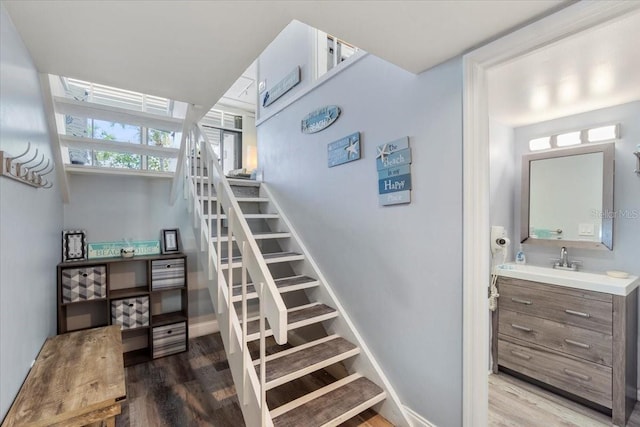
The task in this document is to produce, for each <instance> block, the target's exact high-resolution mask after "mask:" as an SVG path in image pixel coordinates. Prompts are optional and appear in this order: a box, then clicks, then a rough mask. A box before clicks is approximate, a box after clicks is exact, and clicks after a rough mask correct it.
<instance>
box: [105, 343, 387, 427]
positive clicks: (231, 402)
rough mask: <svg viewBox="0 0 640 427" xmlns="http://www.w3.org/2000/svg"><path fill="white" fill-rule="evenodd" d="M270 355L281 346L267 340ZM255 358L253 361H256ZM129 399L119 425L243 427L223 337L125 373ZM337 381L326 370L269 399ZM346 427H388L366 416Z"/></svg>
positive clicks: (293, 395)
mask: <svg viewBox="0 0 640 427" xmlns="http://www.w3.org/2000/svg"><path fill="white" fill-rule="evenodd" d="M269 342H270V346H271V347H270V348H269V349H268V351H267V352H268V353H272V352H274V351H276V350H277V349H280V348H281V347H279V346H277V345H276V344H275V342H274V341H273V339H270V340H269ZM254 357H255V356H254ZM125 375H126V382H127V400H126V402H124V403H123V405H122V414H121V415H119V416H118V417H116V426H122V427H125V426H131V427H150V426H153V427H164V426H167V427H182V426H189V427H191V426H194V427H196V426H215V427H227V426H228V427H241V426H244V425H245V424H244V421H243V418H242V413H241V411H240V407H239V402H238V398H237V396H236V391H235V387H234V385H233V380H232V378H231V371H229V365H228V364H227V361H226V356H225V352H224V348H223V345H222V340H221V338H220V334H213V335H207V336H204V337H199V338H195V339H192V340H190V342H189V352H187V353H181V354H178V355H175V356H169V357H165V358H162V359H156V360H154V361H152V362H148V363H142V364H139V365H134V366H130V367H128V368H126V372H125ZM332 381H333V377H331V376H330V375H329V374H327V373H326V372H324V371H320V372H318V373H315V374H313V375H308V376H306V377H304V378H301V379H299V380H296V381H295V382H293V383H290V384H285V385H283V386H281V387H277V388H275V389H274V390H272V391H269V393H268V394H267V401H268V403H269V407H271V408H274V407H277V406H279V405H280V404H282V403H285V402H288V401H290V400H293V399H295V398H297V397H299V396H301V395H303V394H306V393H308V392H311V391H313V390H316V389H318V388H320V387H322V386H324V385H326V384H328V383H330V382H332ZM342 426H343V427H389V426H391V424H389V423H388V422H387V421H386V420H385V419H384V418H383V417H381V416H380V415H378V414H376V413H375V412H373V411H366V412H364V413H362V414H360V415H359V416H357V417H354V418H352V419H350V420H348V421H347V422H345V423H343V424H342Z"/></svg>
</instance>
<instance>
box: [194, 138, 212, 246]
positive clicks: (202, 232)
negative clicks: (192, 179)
mask: <svg viewBox="0 0 640 427" xmlns="http://www.w3.org/2000/svg"><path fill="white" fill-rule="evenodd" d="M202 145H204V144H203V143H202V142H201V143H200V146H201V147H202ZM199 151H200V153H199V154H200V155H199V157H198V160H199V164H200V174H199V176H198V185H197V187H196V188H197V189H198V190H197V191H199V192H200V218H201V219H200V221H201V225H200V252H203V251H204V250H205V243H206V242H208V241H209V239H208V238H207V236H206V234H205V233H208V231H207V230H205V228H206V227H203V225H204V223H205V220H204V198H205V191H204V174H205V170H206V168H207V150H199Z"/></svg>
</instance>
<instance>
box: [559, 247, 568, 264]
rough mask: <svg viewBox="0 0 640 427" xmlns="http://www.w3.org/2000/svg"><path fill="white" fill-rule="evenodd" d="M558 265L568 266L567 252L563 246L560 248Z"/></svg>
mask: <svg viewBox="0 0 640 427" xmlns="http://www.w3.org/2000/svg"><path fill="white" fill-rule="evenodd" d="M560 266H561V267H569V254H568V253H567V248H565V247H564V246H563V247H562V248H561V249H560Z"/></svg>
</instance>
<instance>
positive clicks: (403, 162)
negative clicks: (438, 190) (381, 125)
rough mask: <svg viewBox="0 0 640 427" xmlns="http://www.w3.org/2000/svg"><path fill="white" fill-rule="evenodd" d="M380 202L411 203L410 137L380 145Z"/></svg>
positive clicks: (378, 167)
mask: <svg viewBox="0 0 640 427" xmlns="http://www.w3.org/2000/svg"><path fill="white" fill-rule="evenodd" d="M376 150H377V155H376V167H377V169H378V203H379V204H380V206H390V205H399V204H405V203H411V148H409V137H408V136H405V137H403V138H400V139H396V140H395V141H391V142H388V143H386V144H383V145H379V146H378V147H377V148H376Z"/></svg>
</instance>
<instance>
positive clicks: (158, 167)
mask: <svg viewBox="0 0 640 427" xmlns="http://www.w3.org/2000/svg"><path fill="white" fill-rule="evenodd" d="M46 77H48V79H45V80H47V81H48V83H49V85H48V86H49V87H48V88H46V87H43V89H44V90H45V91H48V92H50V98H49V101H50V103H51V105H50V108H51V110H53V111H52V112H53V115H52V116H53V120H52V119H51V115H50V118H49V119H50V121H53V122H54V123H50V127H51V125H53V126H54V127H55V134H56V137H57V139H58V145H59V147H60V160H61V163H62V165H58V167H60V166H62V167H63V168H64V171H65V172H68V173H93V174H96V173H98V174H120V175H139V176H146V177H159V178H172V177H173V175H174V172H175V170H176V162H177V157H178V154H179V151H180V143H181V139H182V131H183V126H184V118H185V115H186V111H187V104H185V103H182V102H178V101H174V100H170V99H167V98H161V97H157V96H152V95H148V94H143V93H139V92H134V91H129V90H125V89H120V88H115V87H110V86H106V85H101V84H96V83H92V82H87V81H83V80H78V79H72V78H67V77H60V76H52V75H49V76H46ZM47 95H49V94H48V93H45V100H46V99H47V98H48V96H47Z"/></svg>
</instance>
